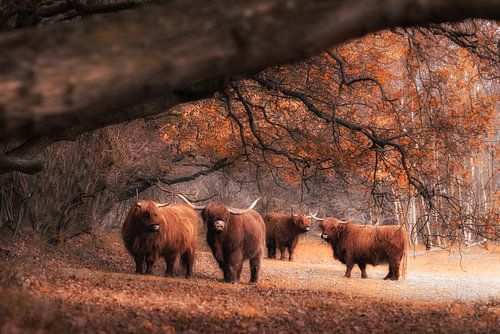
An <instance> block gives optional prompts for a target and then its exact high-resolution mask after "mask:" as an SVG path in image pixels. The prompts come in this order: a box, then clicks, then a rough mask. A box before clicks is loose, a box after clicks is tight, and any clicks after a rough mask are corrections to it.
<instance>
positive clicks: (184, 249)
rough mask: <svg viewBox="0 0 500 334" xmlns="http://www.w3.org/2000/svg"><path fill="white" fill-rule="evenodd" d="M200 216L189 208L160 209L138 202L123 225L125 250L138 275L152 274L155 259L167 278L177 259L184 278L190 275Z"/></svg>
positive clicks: (168, 207)
mask: <svg viewBox="0 0 500 334" xmlns="http://www.w3.org/2000/svg"><path fill="white" fill-rule="evenodd" d="M198 223H199V216H198V214H197V213H196V211H194V210H193V209H191V208H190V207H189V206H187V205H184V204H171V205H168V206H166V207H161V208H159V207H158V206H157V205H156V203H155V202H152V201H140V202H138V203H136V204H134V205H132V207H131V208H130V210H129V212H128V215H127V218H126V219H125V222H124V223H123V228H122V237H123V241H124V243H125V247H126V248H127V250H128V251H129V252H130V254H131V255H132V256H133V257H134V260H135V264H136V269H135V272H136V273H138V274H142V273H143V263H144V261H145V262H146V274H151V271H152V267H153V264H154V263H155V261H156V260H157V259H158V257H163V258H164V259H165V261H166V263H167V270H166V273H165V275H166V276H173V274H174V264H175V261H176V259H177V257H178V256H179V255H180V258H181V262H182V265H183V267H184V272H185V276H186V278H189V277H190V276H191V275H192V272H193V263H194V256H195V245H196V237H197V230H198Z"/></svg>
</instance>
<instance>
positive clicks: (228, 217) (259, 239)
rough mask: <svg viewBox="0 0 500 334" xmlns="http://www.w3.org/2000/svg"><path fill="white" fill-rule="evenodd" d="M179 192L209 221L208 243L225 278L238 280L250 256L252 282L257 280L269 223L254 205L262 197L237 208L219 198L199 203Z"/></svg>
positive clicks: (229, 280)
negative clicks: (218, 199)
mask: <svg viewBox="0 0 500 334" xmlns="http://www.w3.org/2000/svg"><path fill="white" fill-rule="evenodd" d="M177 196H179V197H180V198H182V200H183V201H184V202H186V203H187V204H188V205H190V206H191V207H192V208H193V209H196V210H201V216H202V218H203V221H204V222H205V224H206V225H207V243H208V245H209V246H210V249H211V250H212V254H213V255H214V257H215V259H216V260H217V262H218V263H219V267H220V268H221V269H222V271H223V272H224V281H226V282H231V283H235V282H238V281H239V280H240V275H241V270H242V268H243V261H244V260H246V259H249V260H250V274H251V277H250V283H257V280H258V279H259V270H260V263H261V261H262V255H263V252H264V241H265V240H264V238H265V235H266V227H265V225H264V221H263V220H262V217H261V216H260V215H259V214H258V213H257V212H256V211H254V210H252V208H253V207H254V206H255V204H257V202H258V201H259V199H260V198H258V199H256V200H255V201H254V202H253V203H252V205H250V207H248V208H246V209H234V208H230V207H226V206H225V205H223V204H222V203H219V202H213V203H210V204H208V205H205V206H196V205H194V204H192V203H191V202H189V201H188V200H187V199H186V198H185V197H184V196H182V195H177Z"/></svg>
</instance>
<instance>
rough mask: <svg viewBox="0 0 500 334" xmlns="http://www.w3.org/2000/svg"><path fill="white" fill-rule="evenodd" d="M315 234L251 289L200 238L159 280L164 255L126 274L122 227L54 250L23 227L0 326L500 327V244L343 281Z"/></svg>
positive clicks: (2, 263)
mask: <svg viewBox="0 0 500 334" xmlns="http://www.w3.org/2000/svg"><path fill="white" fill-rule="evenodd" d="M312 239H313V238H311V239H304V240H302V241H301V242H299V246H298V250H297V254H296V259H295V261H293V262H288V261H286V262H285V261H279V260H268V259H266V260H264V263H263V266H262V273H261V280H260V282H259V283H258V284H257V285H249V284H248V283H247V282H248V278H249V274H248V265H247V264H245V268H244V271H243V275H242V276H243V277H242V282H241V283H240V284H226V283H223V282H221V276H222V275H221V272H220V271H219V269H218V267H217V265H216V263H215V261H214V260H213V258H212V255H211V253H210V252H209V251H208V249H207V247H206V246H205V244H204V241H203V240H200V247H199V252H198V255H197V262H196V266H195V275H194V278H193V279H190V280H186V279H184V278H182V277H181V276H180V275H178V276H177V277H174V278H165V277H162V275H161V274H162V273H163V271H164V269H165V264H164V263H163V261H162V262H159V263H157V264H156V265H155V272H154V275H152V276H145V275H135V274H133V270H134V265H133V261H132V259H131V258H130V256H129V255H128V254H127V253H126V251H125V249H124V247H123V244H122V242H121V238H120V233H119V231H117V230H113V231H94V232H93V233H91V234H83V235H80V236H78V237H76V238H73V239H71V240H69V241H67V242H65V243H62V244H59V245H57V246H52V245H50V244H48V243H47V242H46V241H45V240H43V239H41V238H39V237H37V236H36V235H35V234H29V233H28V234H25V235H24V237H23V238H21V239H20V240H18V241H17V242H16V244H15V246H12V245H9V244H6V243H3V244H0V247H1V248H0V333H29V332H36V333H45V332H47V333H80V332H84V333H108V332H109V333H127V332H133V333H160V332H161V333H170V332H188V333H189V332H207V333H216V332H272V333H288V332H300V333H309V332H311V333H313V332H338V333H349V332H368V333H382V332H422V333H431V332H432V333H459V332H466V333H500V248H499V247H495V246H493V245H491V246H490V249H489V250H484V249H482V248H479V247H473V248H470V249H466V250H463V251H461V252H459V251H458V250H454V251H452V252H448V251H442V252H430V253H427V254H422V255H418V256H413V255H410V258H409V264H408V277H407V279H406V280H405V281H398V282H392V281H384V280H382V278H383V277H384V276H385V274H386V270H387V266H384V265H381V266H378V267H375V268H374V267H370V266H369V267H368V276H369V279H366V280H363V279H361V278H360V273H359V270H357V268H356V269H355V270H354V271H353V278H351V279H346V278H343V277H342V275H343V273H344V270H345V269H344V266H343V265H341V264H340V263H339V262H338V261H335V260H333V257H332V252H331V250H330V248H329V247H328V246H327V245H326V244H325V243H323V242H321V241H319V240H318V241H311V240H312ZM27 240H29V242H28V241H27ZM417 253H418V254H421V253H422V252H421V251H419V252H417Z"/></svg>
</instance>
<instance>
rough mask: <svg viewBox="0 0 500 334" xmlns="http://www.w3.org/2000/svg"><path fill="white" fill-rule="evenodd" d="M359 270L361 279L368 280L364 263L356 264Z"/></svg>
mask: <svg viewBox="0 0 500 334" xmlns="http://www.w3.org/2000/svg"><path fill="white" fill-rule="evenodd" d="M358 267H359V270H361V278H368V275H367V274H366V264H365V263H358Z"/></svg>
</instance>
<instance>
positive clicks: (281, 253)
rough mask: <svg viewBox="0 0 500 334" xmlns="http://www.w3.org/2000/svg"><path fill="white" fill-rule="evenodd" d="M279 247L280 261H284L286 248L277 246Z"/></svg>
mask: <svg viewBox="0 0 500 334" xmlns="http://www.w3.org/2000/svg"><path fill="white" fill-rule="evenodd" d="M279 246H280V260H282V261H284V260H286V257H285V251H286V246H285V245H279Z"/></svg>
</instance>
